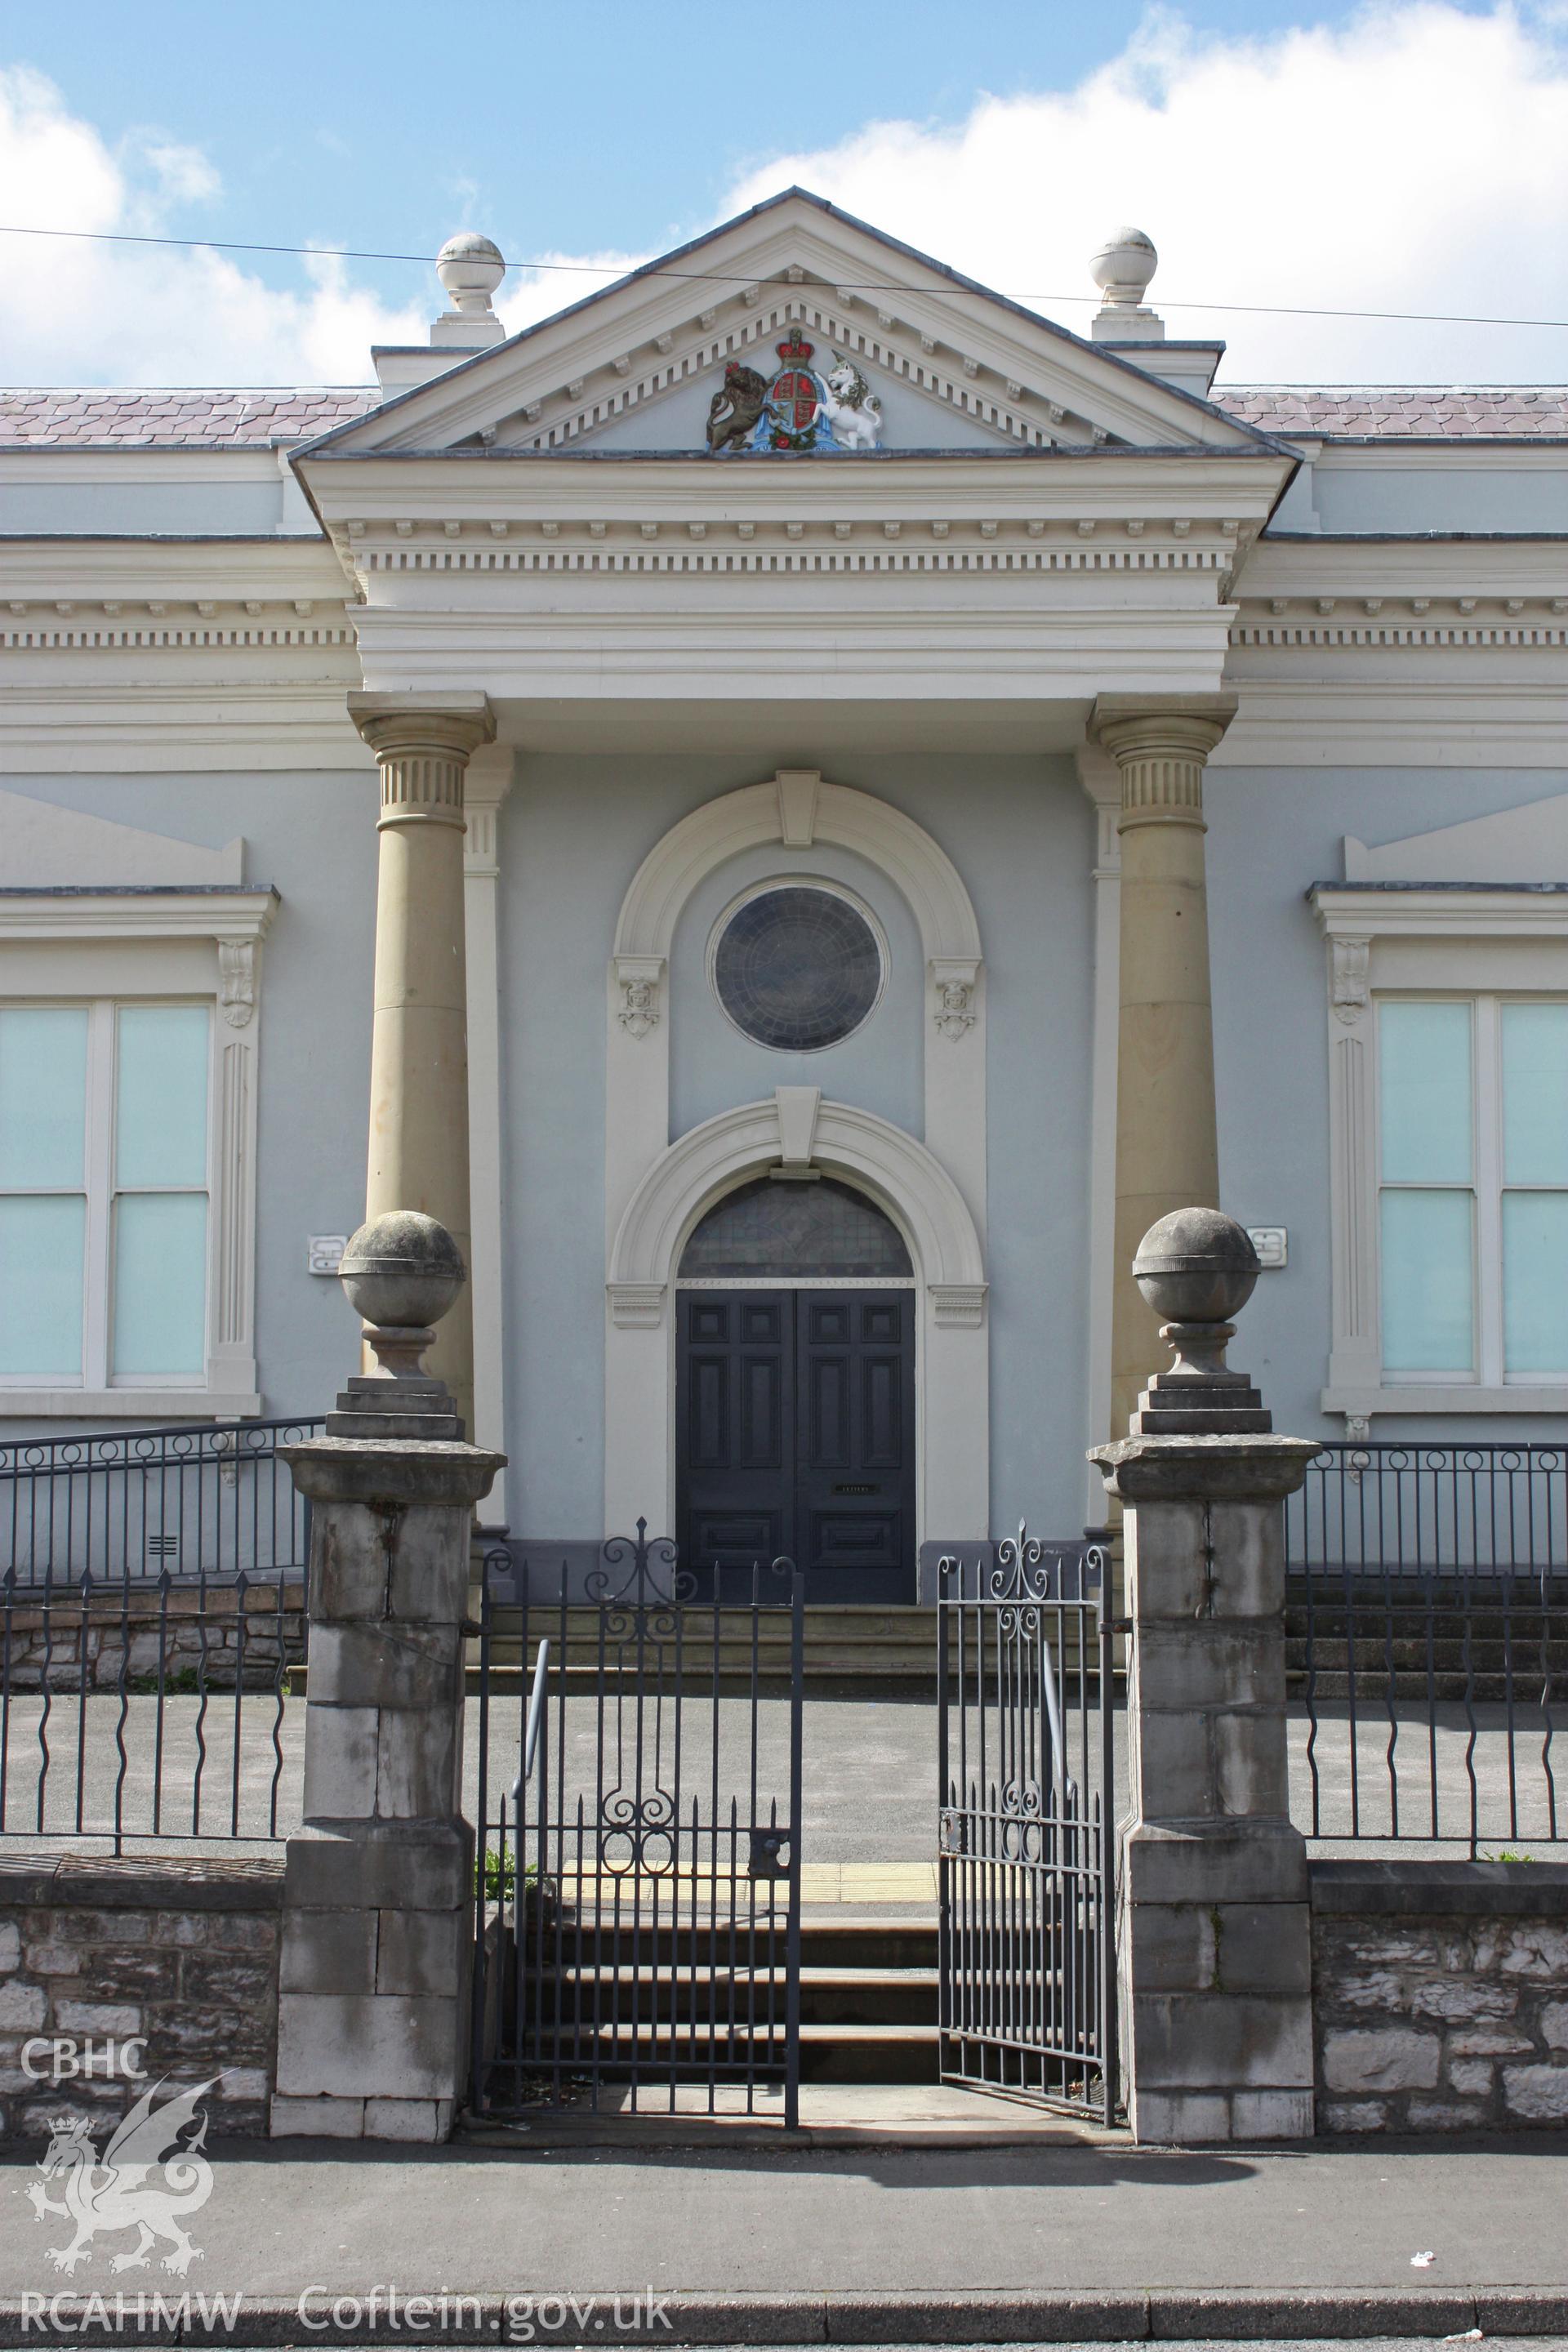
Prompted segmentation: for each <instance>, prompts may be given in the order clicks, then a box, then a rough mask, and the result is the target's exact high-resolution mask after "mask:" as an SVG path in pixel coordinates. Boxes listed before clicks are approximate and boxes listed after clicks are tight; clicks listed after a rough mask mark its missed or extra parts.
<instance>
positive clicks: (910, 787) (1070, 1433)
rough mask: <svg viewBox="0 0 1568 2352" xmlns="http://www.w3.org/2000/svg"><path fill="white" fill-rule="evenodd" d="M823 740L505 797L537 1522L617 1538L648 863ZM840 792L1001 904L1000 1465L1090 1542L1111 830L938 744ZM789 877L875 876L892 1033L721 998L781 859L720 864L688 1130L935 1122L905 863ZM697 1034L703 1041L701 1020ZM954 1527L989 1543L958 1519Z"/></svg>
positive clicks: (840, 862) (687, 939)
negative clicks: (609, 1041)
mask: <svg viewBox="0 0 1568 2352" xmlns="http://www.w3.org/2000/svg"><path fill="white" fill-rule="evenodd" d="M801 756H802V755H801V750H800V747H799V746H798V745H797V744H793V743H791V744H787V745H785V744H778V745H770V744H762V745H760V746H759V749H758V752H757V755H756V756H755V757H754V758H752V759H749V760H747V761H743V762H742V761H733V760H721V759H715V758H703V759H694V760H678V759H657V760H647V761H616V760H609V759H592V760H590V759H581V760H574V759H568V758H551V759H537V760H531V761H524V762H523V763H522V772H521V777H520V781H519V783H518V785H517V788H516V790H515V791H514V793H513V794H512V796H511V798H510V801H509V802H508V803H506V806H505V808H504V809H503V811H502V816H501V823H502V826H503V830H504V848H503V854H502V870H503V877H504V878H503V882H502V885H501V890H502V902H503V903H502V919H503V949H502V959H503V980H502V1003H503V1014H502V1041H503V1055H504V1062H505V1078H504V1085H505V1105H504V1116H505V1118H506V1120H507V1122H508V1127H509V1130H510V1134H511V1137H512V1139H513V1150H514V1154H515V1157H514V1161H513V1165H512V1170H511V1172H510V1181H509V1189H508V1199H507V1202H506V1224H507V1233H508V1259H507V1278H508V1309H509V1313H508V1372H507V1378H508V1398H509V1415H508V1417H509V1423H510V1432H509V1444H510V1446H511V1448H512V1450H513V1459H514V1465H515V1466H514V1470H513V1473H512V1476H511V1480H510V1509H511V1512H512V1516H513V1519H514V1523H515V1524H517V1525H519V1526H526V1528H528V1529H529V1530H530V1531H535V1532H542V1533H549V1534H552V1535H566V1534H584V1533H592V1532H593V1530H594V1528H595V1526H596V1524H597V1519H598V1516H599V1511H600V1494H601V1464H602V1452H601V1448H602V1444H603V1378H604V1374H603V1338H602V1334H603V1320H604V1278H605V1270H604V1232H603V1221H604V1186H603V1150H604V1120H605V1105H604V1040H605V968H606V964H607V961H608V957H609V952H610V947H611V942H612V940H613V936H614V931H615V924H616V915H617V913H618V911H619V907H620V902H621V898H622V897H623V895H624V893H625V891H626V886H627V884H628V883H629V882H630V880H631V877H632V875H633V874H634V873H635V871H636V869H637V864H638V863H639V862H640V860H641V858H642V857H643V856H645V855H646V853H647V850H648V849H649V848H651V847H652V845H653V844H654V843H655V842H656V841H657V840H658V838H659V836H660V835H662V834H663V833H664V832H666V831H667V830H668V827H669V826H670V825H671V824H675V823H676V822H677V820H678V819H679V817H681V816H683V815H684V814H686V813H687V812H688V810H689V809H691V808H694V807H696V806H697V805H698V804H699V803H701V802H703V801H706V800H708V799H709V798H710V797H712V796H713V795H714V794H715V793H720V792H723V791H726V790H732V789H734V788H735V787H736V786H739V785H742V784H747V783H752V782H757V781H758V780H759V779H760V778H762V777H764V776H766V775H768V774H770V773H771V772H772V771H773V768H774V767H775V766H777V765H779V764H784V763H789V764H798V763H799V761H800V759H801ZM821 761H822V765H823V767H824V770H825V772H827V773H829V774H831V775H832V776H833V777H834V779H835V781H837V782H843V783H847V784H853V785H855V786H858V788H859V789H861V790H863V791H867V792H870V793H877V794H879V795H880V796H881V797H883V798H885V799H887V800H888V801H889V802H891V803H893V804H894V805H895V806H897V807H899V808H901V809H903V810H905V811H906V812H907V813H908V814H910V815H911V816H913V817H915V818H916V819H917V820H918V821H919V822H920V823H921V824H924V825H925V826H926V827H927V828H928V830H929V831H930V832H931V833H932V834H933V835H935V837H936V838H937V840H938V841H939V842H940V843H941V844H942V846H943V847H944V848H945V849H946V850H947V851H948V853H949V855H950V856H952V858H953V860H954V861H955V863H956V864H957V866H958V867H959V869H960V871H961V872H962V874H963V877H964V879H965V881H966V883H967V884H968V887H969V888H970V891H971V893H972V895H973V899H974V902H975V908H976V912H977V915H978V919H979V923H980V929H981V936H982V940H983V943H984V950H985V955H986V962H987V974H988V987H989V997H988V1011H987V1020H988V1024H989V1040H988V1043H989V1055H990V1062H989V1069H990V1076H991V1110H990V1134H989V1138H988V1144H989V1152H990V1223H991V1239H990V1270H991V1279H992V1284H993V1291H992V1301H993V1304H992V1323H991V1329H992V1426H993V1444H992V1456H993V1460H992V1470H993V1485H994V1492H995V1496H996V1498H997V1508H998V1509H999V1510H1000V1511H1001V1512H1002V1514H1003V1516H1004V1517H1006V1516H1007V1515H1008V1514H1012V1515H1013V1516H1016V1515H1017V1514H1018V1513H1019V1512H1020V1511H1027V1513H1028V1514H1029V1516H1030V1517H1031V1519H1032V1520H1033V1521H1034V1522H1035V1523H1036V1524H1037V1525H1040V1526H1044V1527H1049V1528H1053V1529H1055V1530H1057V1531H1058V1532H1059V1531H1061V1530H1063V1529H1066V1530H1068V1531H1069V1532H1070V1530H1071V1529H1072V1528H1075V1527H1076V1526H1077V1525H1078V1524H1079V1519H1080V1517H1081V1511H1082V1484H1083V1481H1082V1473H1081V1466H1080V1465H1081V1462H1082V1450H1083V1445H1084V1443H1085V1438H1084V1432H1083V1425H1082V1424H1083V1392H1082V1383H1081V1381H1077V1380H1073V1379H1068V1380H1066V1381H1063V1380H1060V1379H1058V1378H1054V1377H1047V1370H1046V1367H1047V1360H1048V1359H1050V1358H1057V1357H1060V1356H1062V1355H1063V1354H1065V1355H1066V1357H1067V1359H1068V1360H1070V1361H1072V1362H1074V1363H1078V1362H1081V1360H1082V1357H1083V1352H1084V1348H1085V1345H1086V1335H1087V1257H1088V1232H1089V1227H1088V1198H1087V1193H1088V1186H1087V1168H1088V1159H1087V1154H1088V1123H1089V1019H1090V993H1089V960H1090V952H1091V935H1090V922H1091V911H1092V910H1091V906H1090V886H1089V865H1090V860H1091V855H1092V847H1093V828H1092V824H1091V816H1090V811H1089V804H1088V803H1087V802H1086V801H1085V800H1084V799H1083V797H1082V795H1081V794H1080V793H1079V791H1078V788H1077V784H1076V782H1075V781H1074V779H1073V775H1072V772H1071V769H1070V766H1069V765H1068V763H1066V762H1063V761H1056V762H1052V761H1044V760H1031V759H1024V758H998V759H978V760H971V761H963V760H960V759H957V758H954V757H948V756H942V755H936V754H932V755H930V756H926V757H923V758H921V757H900V758H897V759H893V758H881V759H877V758H856V759H852V760H843V761H837V760H835V759H833V758H832V756H831V751H830V748H829V747H826V746H824V747H822V749H821ZM774 858H775V859H776V865H773V866H772V868H771V870H777V869H778V868H779V867H782V868H783V869H784V870H785V871H788V872H813V871H815V872H823V873H829V874H832V875H834V876H835V877H837V878H839V879H842V880H845V881H850V880H851V879H853V881H854V882H855V884H856V885H857V887H860V888H862V889H863V890H864V893H865V895H866V897H867V898H868V899H869V900H870V901H871V903H872V904H873V906H874V907H875V908H876V909H877V911H878V913H879V915H880V916H881V918H882V919H883V921H884V923H885V924H886V926H887V929H888V932H889V948H890V950H891V957H892V966H893V981H892V984H891V986H890V987H889V995H888V998H887V1000H886V1001H885V1003H884V1005H883V1007H882V1008H881V1010H880V1011H879V1013H878V1015H877V1016H876V1021H875V1024H872V1025H874V1026H877V1027H878V1031H879V1039H880V1040H881V1041H882V1042H883V1043H884V1044H885V1045H886V1048H887V1050H886V1052H885V1053H882V1052H879V1054H878V1055H877V1057H876V1058H875V1059H873V1058H872V1055H871V1052H870V1045H871V1040H870V1034H869V1030H868V1032H867V1033H863V1034H862V1036H861V1037H860V1038H858V1039H852V1040H849V1041H847V1043H846V1044H845V1045H843V1046H840V1047H837V1048H835V1049H834V1050H833V1051H832V1052H831V1053H830V1054H824V1055H769V1054H764V1053H763V1052H762V1051H761V1050H760V1049H758V1048H756V1047H754V1046H752V1045H748V1044H747V1043H746V1041H744V1040H743V1039H742V1038H740V1037H739V1036H737V1035H736V1034H735V1033H734V1032H733V1031H732V1030H731V1029H730V1027H729V1026H728V1024H726V1023H725V1022H724V1021H723V1019H722V1017H721V1015H720V1014H719V1013H718V1012H717V1010H716V1008H713V1007H712V1006H711V1004H710V1002H708V1001H707V982H706V979H705V977H704V976H703V971H704V953H705V949H706V942H707V938H708V933H709V929H710V926H711V923H712V921H713V919H715V917H716V916H717V915H718V914H719V912H720V911H721V908H723V906H724V905H726V904H727V903H728V900H729V899H730V898H731V897H733V896H734V895H735V893H736V892H737V891H738V890H740V889H742V888H743V887H745V885H746V884H747V883H748V882H749V881H752V880H753V879H755V878H758V877H760V876H761V875H762V874H763V873H765V872H767V871H769V870H770V860H769V859H768V858H767V857H766V856H762V855H757V854H752V855H748V856H742V857H739V858H736V859H734V860H732V861H731V863H730V864H729V865H728V866H725V867H724V868H722V869H721V870H720V872H718V873H716V874H715V875H714V876H712V877H710V880H709V881H708V883H706V884H705V885H704V886H703V887H702V889H701V890H700V892H699V893H698V894H697V897H696V898H695V900H694V902H693V904H692V906H691V907H690V908H689V913H688V918H687V919H686V921H685V922H684V923H683V924H682V925H681V927H680V930H679V935H678V938H677V940H676V945H675V956H674V959H673V961H674V966H675V971H674V1001H673V1003H672V1008H671V1018H672V1023H673V1024H674V1025H673V1027H672V1033H671V1034H672V1043H673V1045H674V1088H673V1091H674V1095H675V1100H676V1106H677V1116H678V1119H679V1124H680V1125H681V1127H682V1128H684V1126H685V1125H687V1124H694V1123H695V1121H696V1120H697V1119H698V1118H706V1117H709V1116H710V1115H711V1113H712V1111H714V1110H716V1109H719V1108H725V1107H727V1106H728V1105H729V1104H732V1103H734V1102H736V1101H745V1100H750V1099H754V1098H755V1097H758V1096H759V1095H763V1094H765V1093H768V1092H770V1091H771V1090H772V1087H773V1086H776V1085H779V1084H791V1083H801V1082H804V1083H806V1084H810V1085H816V1084H819V1083H820V1084H822V1085H823V1086H824V1087H825V1089H826V1090H827V1091H829V1092H831V1093H834V1094H838V1095H842V1096H844V1097H847V1098H849V1099H855V1100H859V1101H863V1102H866V1103H867V1104H868V1106H869V1107H870V1108H874V1109H878V1110H880V1111H881V1112H882V1114H883V1115H884V1116H886V1117H889V1118H896V1119H898V1120H899V1121H900V1124H903V1125H907V1126H909V1127H910V1128H911V1129H913V1130H914V1131H915V1132H916V1133H919V1132H920V1131H921V1097H920V1088H921V1039H920V1034H919V1022H920V1018H921V1005H920V990H921V981H920V947H919V939H918V934H917V932H916V930H915V927H914V924H913V921H912V919H911V918H910V915H909V913H908V911H907V909H906V908H903V907H902V906H901V905H900V902H899V900H898V898H897V896H896V894H895V893H893V892H892V891H891V889H890V888H889V885H888V884H887V883H886V881H885V880H884V879H883V877H881V876H880V875H879V873H877V872H876V871H874V870H868V869H867V868H865V867H864V866H861V865H860V864H859V862H858V861H857V860H852V859H850V858H848V857H847V856H843V855H842V854H836V853H833V852H829V851H816V852H813V853H804V852H799V851H789V852H787V853H786V852H784V851H782V850H780V851H778V852H776V853H774ZM683 1031H684V1034H682V1032H683ZM932 1532H933V1533H942V1532H968V1531H960V1530H934V1529H933V1530H932Z"/></svg>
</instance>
